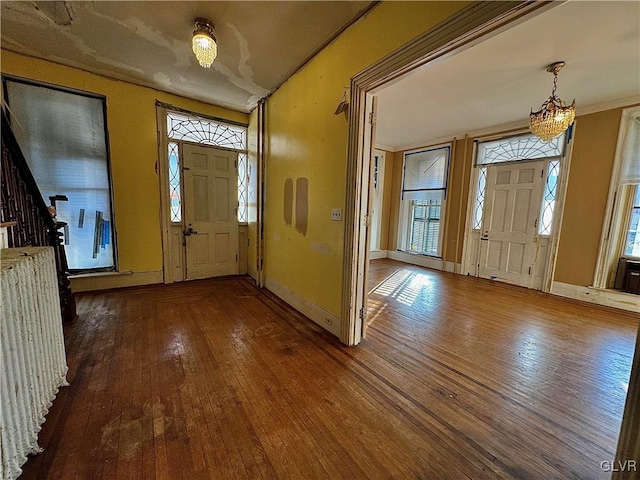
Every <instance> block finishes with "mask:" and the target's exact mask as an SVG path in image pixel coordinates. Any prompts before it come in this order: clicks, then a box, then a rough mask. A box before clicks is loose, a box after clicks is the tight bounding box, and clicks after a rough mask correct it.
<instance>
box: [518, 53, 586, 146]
mask: <svg viewBox="0 0 640 480" xmlns="http://www.w3.org/2000/svg"><path fill="white" fill-rule="evenodd" d="M564 65H565V64H564V62H556V63H552V64H551V65H549V66H548V67H547V72H550V73H553V90H552V91H551V96H550V97H549V98H548V99H547V100H546V101H545V102H544V103H543V104H542V106H541V107H540V110H538V111H537V112H534V111H533V109H531V113H530V114H529V128H530V129H531V132H532V133H533V134H534V135H535V136H537V137H539V138H540V139H541V140H542V141H543V142H550V141H551V140H553V139H554V138H555V137H557V136H558V135H560V134H561V133H562V132H564V131H565V130H566V129H567V128H569V125H571V124H572V123H573V120H574V119H575V118H576V101H575V99H574V100H573V102H572V103H571V105H569V106H567V105H566V104H565V103H564V102H563V101H562V100H561V99H560V98H559V97H558V96H556V89H557V88H558V72H559V71H560V70H562V67H564Z"/></svg>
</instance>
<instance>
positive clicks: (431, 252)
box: [399, 145, 451, 257]
mask: <svg viewBox="0 0 640 480" xmlns="http://www.w3.org/2000/svg"><path fill="white" fill-rule="evenodd" d="M450 153H451V147H450V145H445V146H439V147H434V148H429V149H424V150H418V151H413V152H407V153H405V156H404V173H403V179H402V198H401V200H402V201H401V210H400V212H401V213H400V228H399V235H400V238H399V246H400V249H401V250H404V251H406V252H409V253H414V254H420V255H427V256H432V257H439V256H440V255H441V248H442V235H443V229H442V228H441V222H442V221H443V219H444V212H445V201H446V193H447V177H448V172H449V158H450Z"/></svg>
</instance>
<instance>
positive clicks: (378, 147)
mask: <svg viewBox="0 0 640 480" xmlns="http://www.w3.org/2000/svg"><path fill="white" fill-rule="evenodd" d="M375 149H376V150H384V151H386V152H392V153H393V152H397V151H398V150H397V149H396V148H395V147H390V146H388V145H382V144H380V143H376V144H375Z"/></svg>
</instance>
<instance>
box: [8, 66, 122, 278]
mask: <svg viewBox="0 0 640 480" xmlns="http://www.w3.org/2000/svg"><path fill="white" fill-rule="evenodd" d="M3 86H4V89H5V94H6V99H7V102H8V104H9V105H10V109H11V119H12V120H15V121H16V126H14V128H13V131H14V134H15V135H16V138H17V140H18V143H19V144H20V148H21V149H22V151H23V154H24V156H25V159H26V160H27V163H28V165H29V168H30V170H31V172H32V174H33V176H34V178H35V180H36V183H37V184H38V188H39V189H40V192H41V193H42V197H43V199H44V201H45V203H47V204H48V203H49V202H50V199H49V197H50V196H54V195H65V196H67V197H68V201H57V202H56V209H57V219H58V221H61V222H66V223H67V226H66V227H65V229H64V231H63V233H64V246H65V251H66V256H67V261H68V264H69V269H70V271H72V272H73V273H83V272H92V271H110V270H114V269H115V268H116V250H115V248H114V240H115V236H114V231H115V229H114V226H113V225H114V222H113V208H112V193H111V172H110V165H109V150H108V140H107V120H106V102H105V98H104V97H102V96H98V95H92V94H88V93H85V92H78V91H74V90H70V89H65V88H61V87H55V86H51V85H42V84H37V83H32V82H29V81H26V80H22V79H17V78H13V77H3Z"/></svg>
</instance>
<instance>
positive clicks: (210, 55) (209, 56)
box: [191, 18, 218, 68]
mask: <svg viewBox="0 0 640 480" xmlns="http://www.w3.org/2000/svg"><path fill="white" fill-rule="evenodd" d="M191 46H192V48H193V53H195V54H196V58H197V59H198V63H200V66H201V67H204V68H209V67H210V66H211V64H212V63H213V61H214V60H215V59H216V56H217V55H218V45H217V44H216V37H215V36H214V34H213V23H211V22H210V21H209V20H207V19H206V18H196V29H195V31H194V32H193V40H192V41H191Z"/></svg>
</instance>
